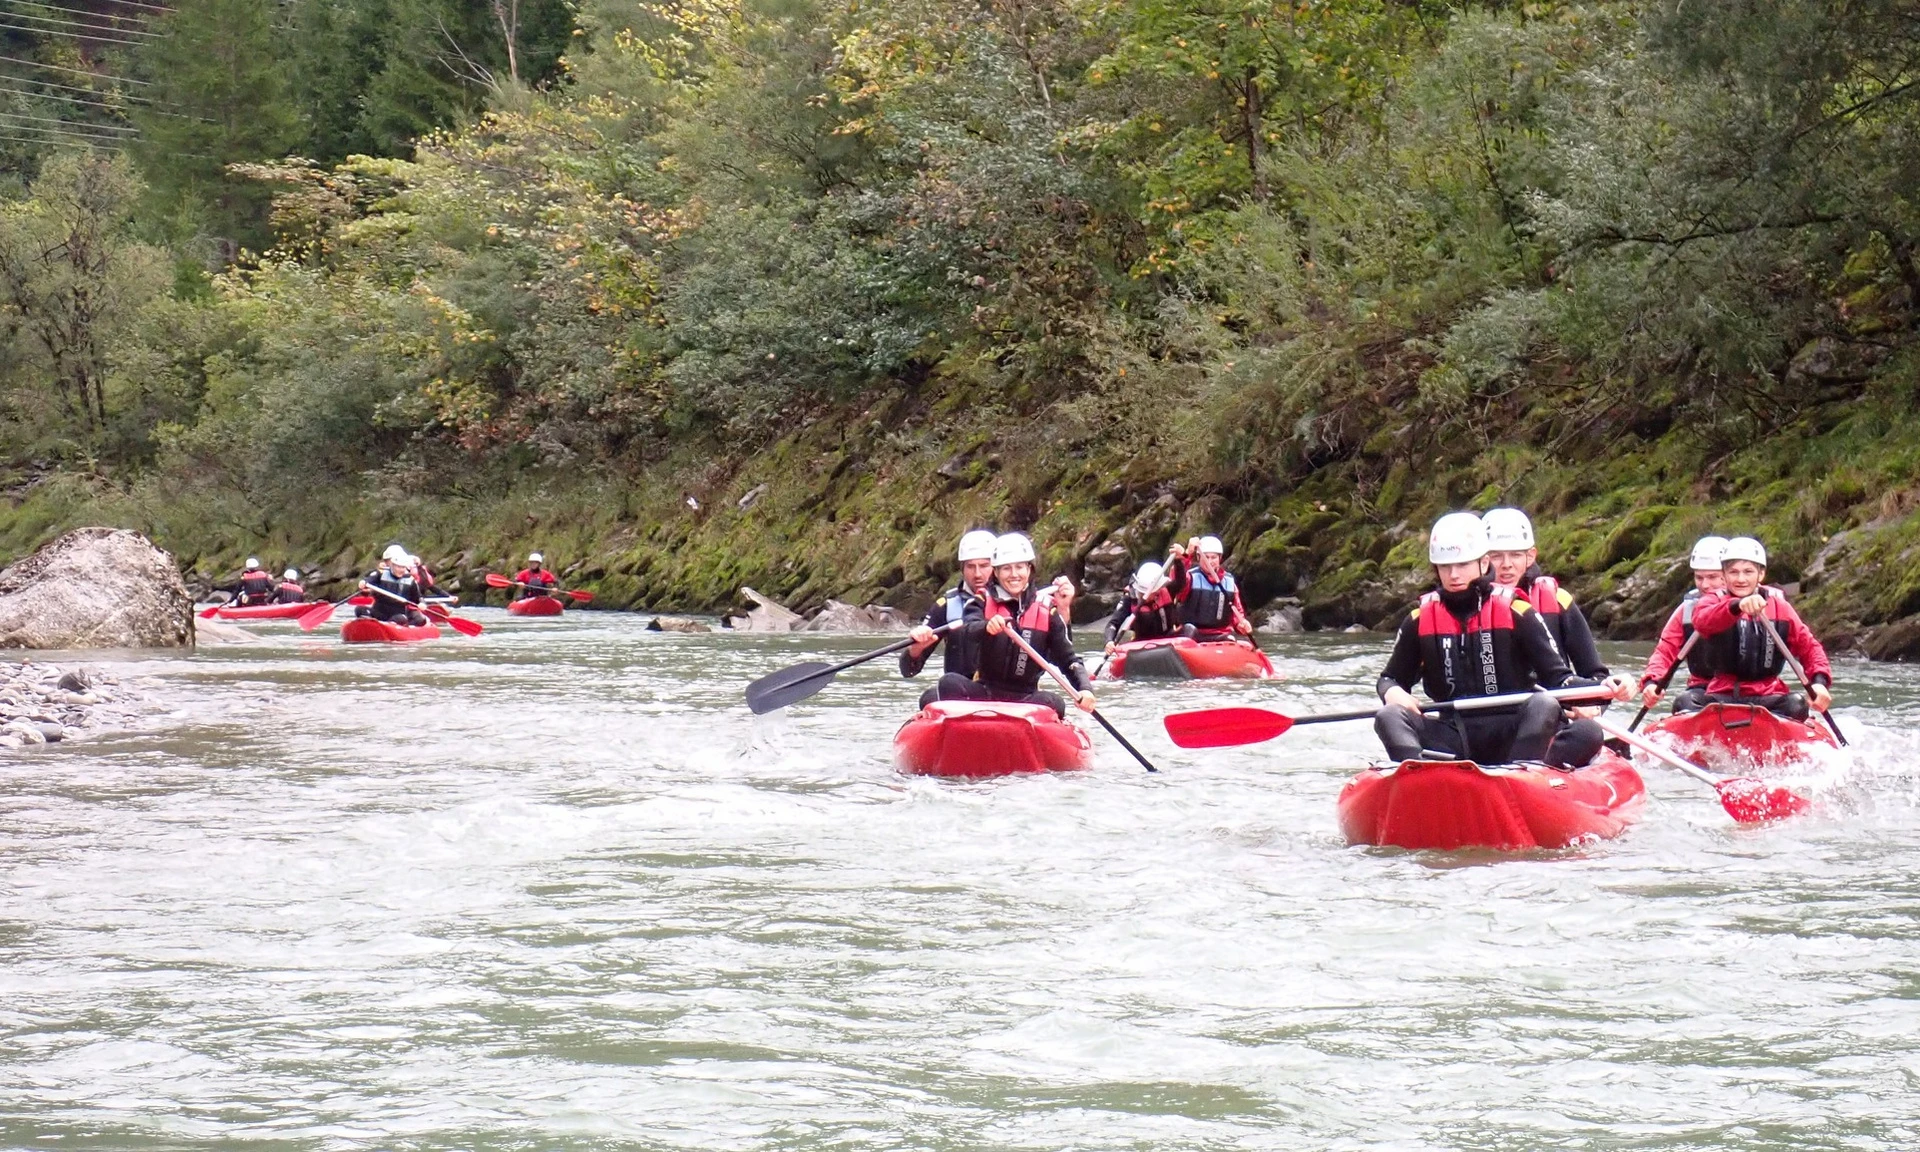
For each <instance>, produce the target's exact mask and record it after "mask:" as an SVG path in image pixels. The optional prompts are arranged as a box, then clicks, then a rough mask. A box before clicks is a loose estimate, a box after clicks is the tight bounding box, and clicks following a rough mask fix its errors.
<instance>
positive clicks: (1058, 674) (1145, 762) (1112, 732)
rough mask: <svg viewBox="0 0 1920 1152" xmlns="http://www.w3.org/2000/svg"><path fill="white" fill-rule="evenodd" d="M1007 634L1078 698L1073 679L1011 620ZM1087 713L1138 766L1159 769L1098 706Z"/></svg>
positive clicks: (1057, 681) (1153, 770) (1078, 693)
mask: <svg viewBox="0 0 1920 1152" xmlns="http://www.w3.org/2000/svg"><path fill="white" fill-rule="evenodd" d="M1007 635H1008V636H1010V637H1012V638H1013V642H1014V643H1015V644H1018V645H1019V646H1020V650H1021V651H1022V652H1025V653H1026V654H1027V655H1028V656H1029V657H1030V658H1032V660H1033V662H1034V663H1036V664H1038V665H1040V667H1041V668H1042V669H1043V670H1045V672H1046V674H1047V675H1049V676H1051V677H1053V679H1054V682H1055V683H1057V684H1059V685H1060V687H1062V688H1065V689H1066V690H1067V694H1068V695H1069V696H1072V697H1073V698H1074V699H1075V700H1078V699H1080V689H1078V688H1075V687H1074V686H1073V681H1071V680H1069V679H1067V674H1066V673H1064V672H1062V671H1060V669H1058V668H1055V667H1054V666H1053V665H1052V664H1051V663H1049V662H1048V660H1047V658H1046V657H1045V656H1042V655H1040V652H1039V650H1038V649H1037V648H1035V647H1034V646H1033V645H1031V644H1029V643H1027V638H1026V637H1025V636H1022V635H1020V629H1019V628H1017V627H1015V626H1014V625H1013V624H1012V623H1011V622H1009V623H1008V624H1007ZM1087 714H1088V715H1090V716H1092V717H1093V718H1094V720H1096V721H1097V722H1098V723H1099V725H1100V727H1102V728H1105V729H1106V730H1107V735H1109V736H1111V737H1113V738H1114V739H1115V740H1116V741H1118V742H1119V744H1120V747H1122V748H1125V749H1126V750H1127V752H1128V753H1129V754H1130V755H1132V757H1133V758H1134V759H1135V760H1138V761H1140V766H1141V767H1142V768H1145V769H1146V770H1147V771H1149V772H1158V771H1160V769H1158V768H1155V767H1154V766H1153V761H1151V760H1149V759H1147V758H1146V757H1145V756H1142V755H1141V754H1140V749H1138V748H1135V747H1134V746H1133V743H1132V742H1131V741H1129V740H1128V739H1127V738H1126V737H1125V736H1122V735H1120V730H1119V729H1117V728H1115V727H1114V726H1113V725H1112V723H1110V722H1109V721H1108V720H1107V718H1106V717H1105V716H1102V715H1100V710H1099V709H1098V708H1090V709H1088V710H1087Z"/></svg>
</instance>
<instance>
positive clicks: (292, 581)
mask: <svg viewBox="0 0 1920 1152" xmlns="http://www.w3.org/2000/svg"><path fill="white" fill-rule="evenodd" d="M306 598H307V590H306V589H305V588H304V587H302V586H301V584H300V570H299V569H297V568H289V569H287V570H286V571H285V572H282V573H281V574H280V578H279V579H278V580H275V579H274V578H273V573H271V572H269V571H267V570H266V569H265V568H263V567H261V566H260V558H259V557H258V556H249V557H247V566H246V569H245V570H244V571H242V572H241V573H240V585H239V587H238V588H237V589H236V590H235V591H234V595H233V602H234V603H235V604H238V605H240V606H241V607H243V608H258V607H260V606H262V605H265V604H299V603H302V602H304V601H305V600H306Z"/></svg>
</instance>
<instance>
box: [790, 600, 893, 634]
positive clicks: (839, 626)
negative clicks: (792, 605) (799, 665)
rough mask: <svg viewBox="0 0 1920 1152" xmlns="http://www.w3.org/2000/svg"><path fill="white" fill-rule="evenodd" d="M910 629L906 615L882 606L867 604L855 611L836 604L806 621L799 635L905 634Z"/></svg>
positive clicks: (844, 605) (848, 605)
mask: <svg viewBox="0 0 1920 1152" xmlns="http://www.w3.org/2000/svg"><path fill="white" fill-rule="evenodd" d="M911 627H913V622H912V621H911V620H909V619H908V617H907V615H906V613H904V612H902V611H900V610H899V609H898V608H890V607H888V606H887V605H885V604H869V605H867V606H866V607H865V608H856V607H854V606H853V605H851V604H843V603H841V602H840V601H838V600H829V601H827V606H826V607H825V608H822V609H820V611H819V613H817V614H816V615H815V616H814V618H813V619H811V620H809V621H807V623H806V626H805V627H804V628H802V629H801V631H803V632H905V631H906V630H907V629H909V628H911Z"/></svg>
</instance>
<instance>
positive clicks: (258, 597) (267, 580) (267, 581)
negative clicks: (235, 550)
mask: <svg viewBox="0 0 1920 1152" xmlns="http://www.w3.org/2000/svg"><path fill="white" fill-rule="evenodd" d="M238 599H239V602H240V603H241V604H244V605H247V606H249V607H251V606H253V605H256V604H271V603H273V575H272V574H271V573H269V572H268V571H267V570H266V569H265V568H262V567H261V566H260V558H259V557H257V556H249V557H247V568H246V571H244V572H242V573H240V594H239V597H238Z"/></svg>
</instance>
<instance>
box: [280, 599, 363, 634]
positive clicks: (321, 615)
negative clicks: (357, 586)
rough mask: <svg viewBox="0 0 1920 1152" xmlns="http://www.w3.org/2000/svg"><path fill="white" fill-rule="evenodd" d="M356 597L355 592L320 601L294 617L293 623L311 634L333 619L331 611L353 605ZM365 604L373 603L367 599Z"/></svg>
mask: <svg viewBox="0 0 1920 1152" xmlns="http://www.w3.org/2000/svg"><path fill="white" fill-rule="evenodd" d="M358 596H359V593H357V592H356V593H354V594H353V595H351V596H347V597H344V598H343V599H339V600H322V601H321V602H320V603H318V604H315V605H314V606H313V607H311V608H309V609H307V610H306V611H305V612H303V613H301V614H300V615H299V616H296V617H295V618H294V621H293V622H294V623H295V624H298V625H299V626H300V631H302V632H311V631H313V630H314V629H315V628H318V627H320V625H322V624H325V623H326V622H327V621H328V620H331V619H333V610H334V609H335V608H338V607H340V605H342V604H351V603H353V601H354V600H355V599H356V598H357V597H358ZM367 603H369V604H371V603H373V601H372V599H371V598H369V599H368V601H367Z"/></svg>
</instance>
